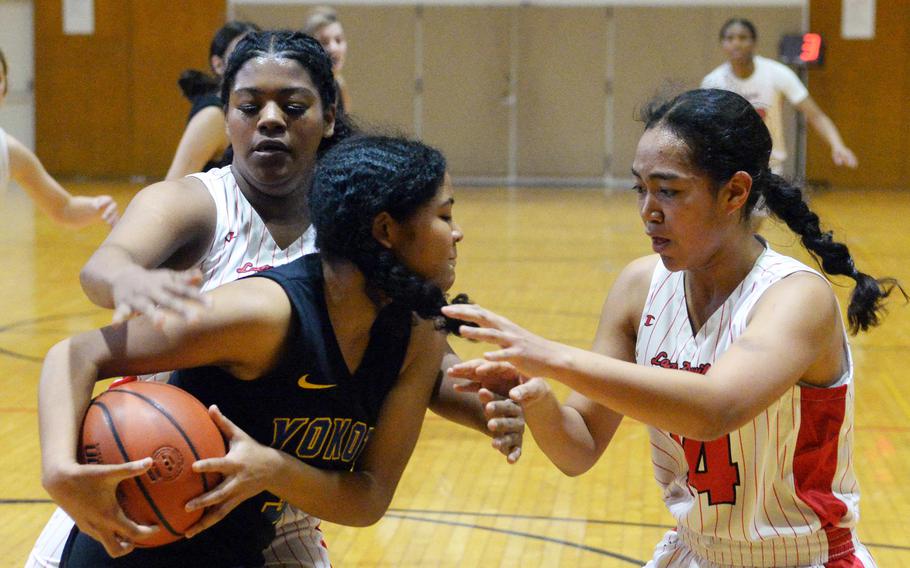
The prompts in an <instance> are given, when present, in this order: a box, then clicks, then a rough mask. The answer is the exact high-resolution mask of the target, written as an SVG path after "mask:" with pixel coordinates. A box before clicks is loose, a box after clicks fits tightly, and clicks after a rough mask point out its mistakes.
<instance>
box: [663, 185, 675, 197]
mask: <svg viewBox="0 0 910 568" xmlns="http://www.w3.org/2000/svg"><path fill="white" fill-rule="evenodd" d="M677 193H679V191H677V190H675V189H670V188H666V187H662V188H660V194H661V195H663V196H664V197H674V196H675V195H676V194H677Z"/></svg>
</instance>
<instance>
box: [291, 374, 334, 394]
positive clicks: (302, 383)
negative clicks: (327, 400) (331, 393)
mask: <svg viewBox="0 0 910 568" xmlns="http://www.w3.org/2000/svg"><path fill="white" fill-rule="evenodd" d="M309 376H310V375H309V373H307V374H306V375H304V376H302V377H300V378H299V379H297V386H298V387H300V388H302V389H313V390H320V389H330V388H332V387H337V386H338V385H320V384H318V383H311V382H310V381H309V379H308V378H307V377H309Z"/></svg>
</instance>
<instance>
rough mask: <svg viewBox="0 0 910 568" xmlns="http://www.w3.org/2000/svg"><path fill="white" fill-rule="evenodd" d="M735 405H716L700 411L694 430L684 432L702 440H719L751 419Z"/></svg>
mask: <svg viewBox="0 0 910 568" xmlns="http://www.w3.org/2000/svg"><path fill="white" fill-rule="evenodd" d="M749 418H750V417H747V416H743V415H742V413H741V412H740V411H739V409H737V408H736V406H735V405H732V404H730V405H726V406H725V407H716V408H712V409H710V410H706V411H705V412H703V413H700V415H699V419H698V421H697V422H696V423H694V424H692V430H691V431H690V432H688V433H685V434H683V435H684V436H686V437H687V438H691V439H693V440H698V441H701V442H710V441H712V440H717V439H718V438H722V437H724V436H726V435H727V434H729V433H730V432H733V431H734V430H736V429H737V428H739V427H740V426H742V425H743V424H745V423H746V422H748V421H749Z"/></svg>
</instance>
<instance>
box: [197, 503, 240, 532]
mask: <svg viewBox="0 0 910 568" xmlns="http://www.w3.org/2000/svg"><path fill="white" fill-rule="evenodd" d="M241 501H242V500H241V499H239V498H234V499H231V500H230V501H227V502H225V503H222V504H220V505H218V506H214V507H210V508H209V509H208V510H207V511H206V512H205V514H204V515H202V518H201V519H199V521H198V522H197V523H196V524H195V525H193V526H191V527H190V528H188V529H186V531H184V533H183V534H184V536H186V538H193V537H194V536H196V535H197V534H199V533H201V532H202V531H204V530H205V529H207V528H209V527H210V526H212V525H214V524H215V523H217V522H218V521H220V520H221V519H223V518H224V517H226V516H227V515H228V513H230V512H231V511H233V510H234V508H235V507H236V506H237V505H239V504H240V502H241ZM190 503H192V501H191V502H190ZM187 506H189V503H188V504H187ZM188 510H189V509H188Z"/></svg>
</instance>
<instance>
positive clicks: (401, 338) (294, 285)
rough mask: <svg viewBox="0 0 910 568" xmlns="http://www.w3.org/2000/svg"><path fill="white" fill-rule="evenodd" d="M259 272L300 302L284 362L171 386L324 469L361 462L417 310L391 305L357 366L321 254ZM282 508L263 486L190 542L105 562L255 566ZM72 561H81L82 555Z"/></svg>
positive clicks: (214, 371)
mask: <svg viewBox="0 0 910 568" xmlns="http://www.w3.org/2000/svg"><path fill="white" fill-rule="evenodd" d="M255 277H263V278H269V279H271V280H274V281H275V282H277V283H278V284H279V285H281V287H282V288H283V289H284V291H285V293H286V294H287V296H288V298H289V299H290V301H291V306H292V313H293V323H292V326H291V336H290V338H289V341H288V342H287V348H286V351H285V353H284V354H283V356H282V357H281V360H280V361H279V363H278V364H277V365H276V367H275V368H274V369H273V370H272V371H270V372H269V373H267V374H266V375H265V376H263V377H261V378H259V379H256V380H252V381H244V380H240V379H237V378H236V377H234V376H233V375H231V374H230V373H228V372H226V371H224V370H223V369H220V368H218V367H198V368H195V369H187V370H183V371H179V372H177V373H174V374H173V375H172V377H171V380H170V382H171V384H175V385H177V386H179V387H181V388H183V389H185V390H187V391H188V392H190V393H192V394H193V395H194V396H196V397H197V398H198V399H199V400H200V401H202V403H203V404H205V405H206V406H208V405H211V404H217V405H218V408H219V409H220V410H221V412H222V413H223V414H224V415H225V416H227V417H228V418H229V419H231V421H232V422H234V423H235V424H236V425H237V426H238V427H240V428H241V429H242V430H244V431H245V432H246V433H247V434H249V435H250V436H252V437H253V438H255V439H256V440H257V441H258V442H260V443H262V444H266V445H269V446H271V447H273V448H277V449H280V450H282V451H285V452H287V453H289V454H291V455H293V456H296V457H297V458H298V459H300V460H301V461H303V462H305V463H307V464H309V465H312V466H314V467H318V468H321V469H332V470H352V469H356V467H357V458H358V457H359V456H360V455H361V453H362V452H363V450H364V448H365V447H366V444H367V441H368V440H369V438H370V433H371V431H372V429H373V428H374V427H375V425H376V421H377V420H378V418H379V413H380V410H381V409H382V405H383V402H384V401H385V398H386V395H387V394H388V393H389V391H390V390H391V389H392V387H393V386H394V385H395V383H396V380H397V379H398V375H399V373H400V371H401V366H402V364H403V362H404V357H405V354H406V352H407V348H408V343H409V341H410V335H411V327H412V322H413V319H412V318H413V316H412V313H411V312H410V310H408V309H406V308H403V307H401V306H399V305H397V304H391V305H388V306H386V307H385V308H383V309H382V310H381V311H380V312H379V314H378V316H377V318H376V320H375V322H374V323H373V326H372V329H371V330H370V341H369V344H368V345H367V348H366V351H365V352H364V355H363V359H362V361H361V363H360V366H359V367H358V368H357V369H356V370H355V371H354V372H353V373H351V372H350V371H349V370H348V367H347V364H346V363H345V361H344V357H343V356H342V353H341V349H340V348H339V346H338V343H337V341H336V338H335V333H334V330H333V328H332V324H331V321H330V320H329V314H328V309H327V308H326V303H325V295H324V287H323V284H324V282H323V275H322V263H321V260H320V257H319V255H318V254H312V255H307V256H305V257H302V258H300V259H298V260H295V261H294V262H291V263H289V264H286V265H284V266H281V267H278V268H274V269H271V270H268V271H265V272H261V273H258V274H256V275H255ZM282 506H283V504H282V503H281V502H280V500H279V499H277V498H276V497H275V496H273V495H270V494H268V493H262V494H260V495H258V496H256V497H254V498H252V499H250V500H247V501H245V502H244V503H243V504H242V505H241V506H240V507H238V508H237V509H235V510H234V511H233V512H232V513H231V514H230V515H228V516H227V517H226V518H225V519H224V520H222V521H221V522H220V523H218V524H216V525H215V526H213V527H211V528H209V529H208V530H206V531H204V532H203V533H201V534H199V535H198V536H196V537H195V538H193V539H191V540H188V541H179V542H177V543H175V544H173V545H168V546H164V547H161V548H158V549H147V550H137V551H136V552H134V553H132V554H129V555H127V556H125V557H123V558H121V559H118V560H117V561H112V562H110V563H104V564H103V565H105V566H108V565H111V566H142V567H147V566H159V565H162V566H164V565H168V566H184V565H185V566H196V565H199V564H193V562H196V561H197V560H196V559H204V560H203V564H202V565H205V566H256V565H258V564H259V563H260V562H262V560H261V559H262V556H261V550H262V549H263V548H265V547H266V546H268V544H269V543H270V542H271V541H272V538H274V527H273V526H272V522H273V521H275V520H277V518H278V516H279V514H280V512H281V507H282ZM82 536H83V537H84V535H82ZM85 540H86V539H85V538H83V539H82V541H80V542H79V543H78V544H79V546H78V547H76V549H77V550H80V553H79V555H80V556H82V557H83V558H87V557H88V554H87V553H86V552H82V550H84V549H86V547H87V544H88V543H86V542H85ZM88 540H90V539H88ZM216 543H221V544H220V545H217V544H216ZM98 547H100V545H97V546H96V547H95V550H94V552H95V553H97V548H98ZM88 548H91V547H88ZM101 553H102V554H103V549H102V550H101ZM103 556H106V554H105V555H103ZM163 560H164V563H163V564H159V563H161V562H162V561H163ZM92 562H95V563H97V562H98V560H96V559H95V558H94V557H93V558H92V560H90V561H89V563H88V564H82V565H86V566H87V565H91V563H92ZM167 562H170V563H171V564H168V563H167ZM175 562H177V563H175ZM70 565H71V566H80V564H79V563H78V562H76V563H71V564H70ZM98 565H102V564H98Z"/></svg>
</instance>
